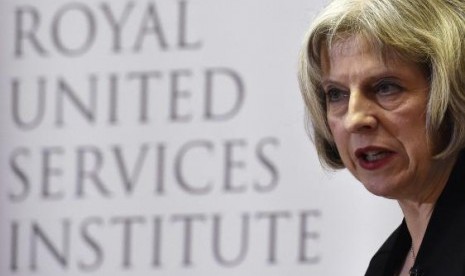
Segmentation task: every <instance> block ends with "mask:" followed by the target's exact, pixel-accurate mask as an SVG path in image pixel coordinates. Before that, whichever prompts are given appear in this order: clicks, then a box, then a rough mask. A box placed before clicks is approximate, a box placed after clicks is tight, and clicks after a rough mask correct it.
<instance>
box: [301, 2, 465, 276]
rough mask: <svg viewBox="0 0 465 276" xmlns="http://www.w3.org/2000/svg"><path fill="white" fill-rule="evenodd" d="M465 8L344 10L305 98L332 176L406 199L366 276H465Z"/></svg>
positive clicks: (324, 39) (327, 19)
mask: <svg viewBox="0 0 465 276" xmlns="http://www.w3.org/2000/svg"><path fill="white" fill-rule="evenodd" d="M464 39H465V1H463V0H336V1H333V2H331V3H330V5H329V6H328V7H327V8H326V9H325V10H324V11H323V12H322V13H321V14H320V15H319V16H318V17H317V19H316V20H315V21H314V22H313V24H312V26H311V28H310V30H309V32H308V35H307V36H306V39H305V45H304V47H303V50H302V53H301V57H300V72H299V77H300V79H299V80H300V86H301V91H302V94H303V97H304V100H305V103H306V106H307V111H308V115H309V118H310V120H311V124H312V126H313V128H312V138H313V141H314V143H315V145H316V148H317V152H318V154H319V157H320V160H321V162H322V164H323V165H325V166H327V167H329V168H333V169H339V168H344V167H345V168H347V169H349V171H350V172H351V173H352V174H353V175H354V176H355V177H356V178H357V179H358V180H359V181H360V182H362V183H363V185H364V186H365V187H366V189H368V190H369V191H370V192H372V193H373V194H375V195H379V196H383V197H386V198H392V199H396V200H397V201H398V203H399V205H400V208H401V209H402V212H403V214H404V220H403V222H402V224H401V225H400V226H399V227H398V228H397V229H396V230H395V231H394V232H393V233H392V235H391V236H390V237H389V238H388V239H387V241H386V242H385V243H384V245H383V246H382V247H381V248H380V249H379V251H378V252H377V253H376V254H375V256H374V257H373V259H372V261H371V263H370V265H369V267H368V270H367V273H366V275H374V276H379V275H390V276H392V275H448V276H450V275H465V153H463V152H462V149H463V148H464V147H465V42H464Z"/></svg>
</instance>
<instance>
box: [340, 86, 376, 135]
mask: <svg viewBox="0 0 465 276" xmlns="http://www.w3.org/2000/svg"><path fill="white" fill-rule="evenodd" d="M375 105H376V104H375V103H374V102H373V101H372V100H371V99H370V98H368V97H367V96H366V95H364V94H363V93H361V92H360V91H352V92H351V93H350V98H349V103H348V107H347V113H346V118H345V121H344V124H345V127H346V129H347V130H348V131H349V132H354V133H359V132H369V131H371V130H374V129H376V127H377V125H378V120H377V118H376V116H375V113H374V111H375Z"/></svg>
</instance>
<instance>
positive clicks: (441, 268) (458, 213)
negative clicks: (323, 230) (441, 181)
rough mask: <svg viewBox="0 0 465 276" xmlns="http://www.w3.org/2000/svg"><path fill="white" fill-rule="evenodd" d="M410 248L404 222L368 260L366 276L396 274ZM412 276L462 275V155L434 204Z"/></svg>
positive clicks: (464, 168) (464, 204)
mask: <svg viewBox="0 0 465 276" xmlns="http://www.w3.org/2000/svg"><path fill="white" fill-rule="evenodd" d="M410 246H411V238H410V234H409V232H408V230H407V225H406V223H405V220H404V221H402V224H401V225H400V226H399V227H398V228H397V229H396V230H395V231H394V232H393V233H392V234H391V236H390V237H389V238H388V239H387V240H386V242H385V243H384V244H383V245H382V246H381V248H380V249H379V250H378V252H377V253H376V254H375V255H374V256H373V258H372V259H371V262H370V265H369V267H368V270H367V272H366V274H365V276H383V275H384V276H393V275H398V273H399V271H400V269H401V267H402V265H403V262H404V260H405V257H406V256H407V254H409V250H410ZM412 272H413V273H411V275H414V276H465V152H463V151H462V153H461V154H460V155H459V157H458V159H457V162H456V164H455V165H454V168H453V170H452V173H451V175H450V177H449V180H448V182H447V184H446V187H445V188H444V190H443V192H442V193H441V195H440V196H439V198H438V201H437V202H436V206H435V207H434V210H433V213H432V214H431V219H430V221H429V223H428V226H427V228H426V232H425V236H424V238H423V241H422V243H421V246H420V249H419V251H418V254H417V255H416V258H415V264H414V266H413V269H412Z"/></svg>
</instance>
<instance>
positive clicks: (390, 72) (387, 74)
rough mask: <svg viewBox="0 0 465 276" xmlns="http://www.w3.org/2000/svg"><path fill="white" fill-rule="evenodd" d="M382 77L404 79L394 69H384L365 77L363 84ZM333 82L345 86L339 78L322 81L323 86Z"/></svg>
mask: <svg viewBox="0 0 465 276" xmlns="http://www.w3.org/2000/svg"><path fill="white" fill-rule="evenodd" d="M380 79H397V80H402V78H401V77H400V76H399V75H398V74H396V73H395V71H394V70H388V71H384V72H381V73H378V74H374V75H372V76H369V77H367V78H364V79H363V83H362V84H365V83H370V82H374V81H378V80H380ZM331 84H333V85H338V86H344V85H343V84H342V83H341V82H339V81H337V80H334V79H331V78H328V79H324V80H323V81H321V86H322V87H324V86H328V85H331Z"/></svg>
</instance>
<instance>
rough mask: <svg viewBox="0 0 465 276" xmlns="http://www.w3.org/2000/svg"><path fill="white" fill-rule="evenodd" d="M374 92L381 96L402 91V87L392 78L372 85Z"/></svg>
mask: <svg viewBox="0 0 465 276" xmlns="http://www.w3.org/2000/svg"><path fill="white" fill-rule="evenodd" d="M374 90H375V91H374V92H375V93H376V94H378V95H381V96H388V95H392V94H396V93H399V92H402V91H403V88H402V87H401V86H400V85H399V84H397V83H396V82H394V81H392V80H382V81H380V82H378V83H377V84H376V85H375V87H374Z"/></svg>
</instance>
